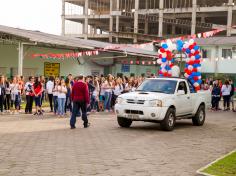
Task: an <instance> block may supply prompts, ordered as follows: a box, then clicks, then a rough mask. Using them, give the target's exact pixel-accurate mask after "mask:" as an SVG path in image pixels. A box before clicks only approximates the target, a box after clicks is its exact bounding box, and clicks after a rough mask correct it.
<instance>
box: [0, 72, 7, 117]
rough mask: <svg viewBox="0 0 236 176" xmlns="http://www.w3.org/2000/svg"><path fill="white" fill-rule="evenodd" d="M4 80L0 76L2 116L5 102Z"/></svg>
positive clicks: (0, 110) (0, 111) (0, 109)
mask: <svg viewBox="0 0 236 176" xmlns="http://www.w3.org/2000/svg"><path fill="white" fill-rule="evenodd" d="M5 94H6V91H5V78H4V76H0V113H1V114H3V105H4V101H5Z"/></svg>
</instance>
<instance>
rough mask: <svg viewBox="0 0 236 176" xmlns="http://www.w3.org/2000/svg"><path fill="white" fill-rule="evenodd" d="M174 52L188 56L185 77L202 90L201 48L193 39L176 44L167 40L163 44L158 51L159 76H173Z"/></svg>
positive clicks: (197, 88)
mask: <svg viewBox="0 0 236 176" xmlns="http://www.w3.org/2000/svg"><path fill="white" fill-rule="evenodd" d="M174 51H178V52H184V54H185V55H186V64H185V69H184V72H185V74H184V76H185V78H187V79H189V81H190V82H191V83H192V84H193V85H194V87H195V89H196V90H197V91H198V90H200V85H201V83H202V80H201V78H202V77H201V55H200V47H199V46H198V45H197V44H196V42H194V40H193V39H190V40H189V41H182V40H177V41H176V43H173V42H172V41H171V40H167V41H166V42H165V43H162V44H161V48H160V49H159V51H158V53H159V59H158V60H157V63H158V64H160V71H159V75H160V76H164V77H171V76H172V67H173V66H174V61H175V54H174Z"/></svg>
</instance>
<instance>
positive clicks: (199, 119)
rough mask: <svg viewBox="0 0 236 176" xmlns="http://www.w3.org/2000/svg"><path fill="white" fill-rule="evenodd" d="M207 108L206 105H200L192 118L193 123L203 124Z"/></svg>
mask: <svg viewBox="0 0 236 176" xmlns="http://www.w3.org/2000/svg"><path fill="white" fill-rule="evenodd" d="M205 118H206V110H205V106H204V105H200V106H199V108H198V110H197V113H196V115H195V116H194V117H193V118H192V122H193V125H195V126H202V125H203V124H204V122H205Z"/></svg>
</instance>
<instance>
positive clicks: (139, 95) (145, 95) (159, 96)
mask: <svg viewBox="0 0 236 176" xmlns="http://www.w3.org/2000/svg"><path fill="white" fill-rule="evenodd" d="M169 96H170V95H169V94H164V93H158V92H130V93H125V94H122V95H120V96H119V97H120V98H123V99H126V100H127V99H136V100H145V101H146V100H163V99H165V98H166V97H169Z"/></svg>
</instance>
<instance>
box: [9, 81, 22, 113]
mask: <svg viewBox="0 0 236 176" xmlns="http://www.w3.org/2000/svg"><path fill="white" fill-rule="evenodd" d="M10 88H11V107H12V108H13V105H15V108H14V109H13V111H12V112H11V113H12V114H19V110H20V92H21V87H20V86H19V83H18V80H17V77H14V78H13V80H12V84H10Z"/></svg>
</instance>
